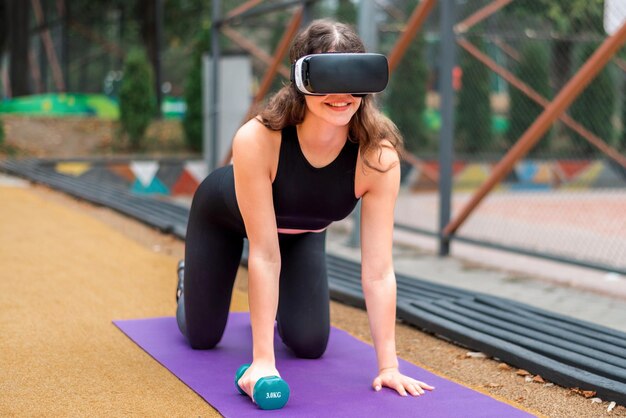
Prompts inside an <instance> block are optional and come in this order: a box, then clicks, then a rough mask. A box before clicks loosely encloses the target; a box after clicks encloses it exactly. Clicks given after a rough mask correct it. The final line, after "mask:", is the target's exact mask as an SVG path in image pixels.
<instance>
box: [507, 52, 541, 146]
mask: <svg viewBox="0 0 626 418" xmlns="http://www.w3.org/2000/svg"><path fill="white" fill-rule="evenodd" d="M548 61H549V57H548V50H547V48H546V46H545V45H544V44H543V43H540V42H529V43H527V44H526V46H525V47H524V48H523V49H522V54H521V60H520V62H519V64H518V65H517V68H516V75H517V77H518V78H519V79H520V80H521V81H523V82H524V83H526V84H527V85H529V86H530V87H532V88H533V90H535V91H536V92H537V93H539V94H540V95H541V96H543V97H545V98H546V99H549V98H550V80H549V79H550V75H549V72H550V70H549V62H548ZM509 96H510V98H511V106H510V111H509V120H510V125H509V130H508V132H507V139H508V143H509V145H513V144H514V143H515V142H516V141H517V140H518V139H519V138H520V137H521V136H522V134H523V133H524V132H525V131H526V129H528V127H529V126H530V125H531V124H532V123H533V122H534V121H535V119H537V117H538V116H539V115H540V114H541V113H542V112H543V110H544V108H543V106H541V105H540V104H538V103H537V102H535V101H534V100H532V99H531V98H529V97H528V96H527V95H526V94H524V93H523V92H521V91H520V90H518V89H517V88H515V87H511V90H510V93H509ZM547 137H548V135H545V136H544V137H543V138H542V139H541V140H540V141H539V143H538V144H537V145H536V146H535V147H534V148H533V150H532V151H533V152H534V153H536V152H538V151H540V150H545V149H546V148H547V147H548V140H547Z"/></svg>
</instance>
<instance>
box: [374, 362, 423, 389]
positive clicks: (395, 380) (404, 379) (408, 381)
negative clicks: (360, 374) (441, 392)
mask: <svg viewBox="0 0 626 418" xmlns="http://www.w3.org/2000/svg"><path fill="white" fill-rule="evenodd" d="M372 386H373V387H374V390H376V391H377V392H378V391H379V390H381V389H382V387H383V386H386V387H388V388H391V389H394V390H396V391H397V392H398V393H399V394H400V395H402V396H407V394H411V395H413V396H420V395H423V394H424V389H426V390H433V389H435V388H434V387H433V386H430V385H429V384H426V383H424V382H420V381H419V380H415V379H413V378H410V377H408V376H405V375H403V374H402V373H400V370H398V368H397V367H390V368H387V369H382V370H380V371H379V372H378V376H376V378H375V379H374V382H373V383H372Z"/></svg>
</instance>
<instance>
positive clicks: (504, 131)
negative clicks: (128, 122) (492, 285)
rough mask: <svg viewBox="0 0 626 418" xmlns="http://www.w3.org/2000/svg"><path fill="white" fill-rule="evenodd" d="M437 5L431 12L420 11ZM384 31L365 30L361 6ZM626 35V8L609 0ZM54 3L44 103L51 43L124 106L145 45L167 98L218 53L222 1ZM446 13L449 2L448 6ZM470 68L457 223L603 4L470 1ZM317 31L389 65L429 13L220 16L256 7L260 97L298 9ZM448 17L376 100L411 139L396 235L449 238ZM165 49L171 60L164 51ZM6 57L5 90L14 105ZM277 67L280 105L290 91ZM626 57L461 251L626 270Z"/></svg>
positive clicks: (519, 167)
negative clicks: (443, 188)
mask: <svg viewBox="0 0 626 418" xmlns="http://www.w3.org/2000/svg"><path fill="white" fill-rule="evenodd" d="M427 1H428V0H422V2H421V4H422V5H423V3H425V2H427ZM365 2H369V4H370V6H372V7H373V11H374V13H373V15H372V16H373V17H372V20H371V21H369V22H365V24H363V23H361V24H359V7H363V4H364V3H365ZM606 2H607V3H611V4H612V5H613V6H615V5H616V7H615V8H613V9H611V10H610V11H609V15H610V16H614V17H616V19H617V21H618V22H621V20H620V19H621V17H622V16H623V15H624V14H626V10H623V9H626V2H623V1H611V0H606ZM25 3H30V4H40V5H41V9H42V14H41V16H40V17H39V18H38V17H37V16H36V15H35V14H34V13H31V14H30V16H31V17H30V18H29V19H30V20H29V25H28V27H29V37H28V44H29V46H30V48H29V51H30V53H29V57H28V59H29V61H30V66H29V71H28V78H29V83H30V86H31V92H32V93H42V92H51V91H55V90H56V89H57V88H56V87H57V86H56V85H55V74H54V71H55V70H54V68H53V66H52V65H51V64H50V62H51V61H50V59H49V58H50V55H49V54H50V52H49V50H48V48H49V47H48V46H47V43H46V40H45V36H44V35H45V33H46V32H48V33H49V35H50V40H51V44H52V45H53V48H52V49H53V50H54V51H56V55H57V60H58V62H59V68H60V70H61V72H62V75H63V79H64V83H65V86H66V90H67V91H70V92H83V93H102V94H105V95H108V96H110V97H113V98H115V97H116V95H117V91H118V88H119V82H120V79H121V76H122V74H121V69H122V66H123V60H124V57H125V56H126V54H127V53H128V51H129V50H131V49H132V48H134V47H142V48H145V49H146V50H147V51H148V55H149V57H150V58H151V59H152V61H153V62H155V61H156V60H157V55H155V54H156V52H155V51H160V54H158V60H159V62H160V68H161V76H160V85H159V88H160V89H161V91H162V93H163V94H164V95H166V96H173V97H184V96H185V92H186V91H187V92H189V90H190V89H198V85H197V84H193V83H191V84H190V74H191V73H192V70H193V69H194V68H197V66H198V65H199V60H198V59H197V56H198V53H199V52H202V51H206V50H207V49H208V48H209V45H210V40H209V34H210V25H211V2H207V1H200V0H168V1H164V2H163V3H162V6H163V13H162V23H163V24H162V27H161V32H160V35H158V33H157V32H156V28H155V25H157V23H158V21H159V20H158V19H157V17H158V14H157V13H156V10H155V7H157V6H158V5H159V1H141V0H136V1H128V2H122V1H113V2H97V1H95V2H94V1H86V0H85V1H82V0H76V1H71V2H70V1H58V0H38V1H34V2H25ZM436 3H440V2H436ZM453 4H454V12H455V16H456V19H455V20H456V26H455V39H456V46H457V51H456V52H457V53H456V62H457V65H456V67H455V68H454V70H453V77H452V83H453V89H454V91H455V127H454V163H453V196H452V217H453V218H454V217H455V216H456V215H457V214H458V213H459V211H461V210H462V209H463V207H464V206H465V205H466V204H467V202H468V200H470V199H471V197H472V196H473V194H474V192H475V191H476V190H477V189H478V188H479V187H480V186H481V184H483V183H484V182H485V181H486V180H487V179H488V178H489V177H490V176H491V175H492V173H493V169H494V166H495V165H496V164H497V163H498V162H499V161H500V160H501V159H502V157H503V156H504V155H506V153H507V152H509V151H510V150H511V148H512V147H513V146H514V144H515V143H516V142H517V141H518V140H519V138H520V137H521V136H522V135H523V134H524V132H525V131H526V130H527V129H528V128H529V127H530V126H531V124H532V123H533V122H534V121H535V120H536V119H537V117H538V116H539V115H540V114H541V113H542V112H543V110H544V109H545V107H546V106H547V105H548V104H549V103H550V102H551V100H553V99H554V98H555V97H556V95H557V94H558V93H559V92H560V91H561V90H562V88H563V87H564V86H565V85H566V83H567V82H568V81H569V80H570V79H571V77H572V76H573V75H574V74H575V73H576V72H577V71H578V70H579V69H580V68H581V66H582V65H583V64H584V62H585V61H586V60H587V59H588V58H589V56H590V55H591V54H592V53H593V52H594V51H595V50H596V49H597V48H598V46H599V45H600V44H601V43H602V42H604V41H605V40H606V39H607V36H608V35H607V32H606V30H605V20H606V19H605V0H456V1H454V2H453ZM303 5H304V7H306V14H305V16H306V18H305V20H310V19H315V18H323V17H330V18H335V19H339V20H342V21H345V22H347V23H351V24H353V25H354V26H355V27H358V28H359V29H360V30H361V31H368V36H367V39H372V40H373V41H372V45H371V46H370V50H375V51H377V52H381V53H383V54H386V55H389V54H390V52H391V51H392V50H393V48H394V47H395V46H396V45H397V42H398V39H399V37H400V36H401V34H402V33H403V31H404V30H405V29H406V27H407V22H409V20H410V17H411V16H412V15H413V14H414V13H415V10H416V8H418V7H419V6H420V1H419V0H360V1H352V0H319V1H309V2H298V1H288V0H266V1H257V2H254V1H246V0H228V1H223V2H222V17H226V18H228V17H229V16H233V15H234V14H235V13H236V12H242V11H243V10H244V9H242V7H243V8H247V10H248V12H244V14H242V15H240V17H239V18H237V19H234V20H229V21H228V22H227V23H225V24H224V25H222V26H221V27H220V45H221V49H222V53H223V54H245V55H247V56H250V57H251V60H252V71H253V80H254V83H253V91H251V92H250V97H253V96H254V94H255V93H256V90H257V89H258V87H259V85H260V84H261V80H263V77H264V76H265V74H266V71H267V68H268V65H269V64H270V63H271V61H272V55H273V54H274V51H275V50H276V47H277V46H278V44H279V42H280V41H281V38H282V36H283V34H284V32H285V28H286V27H287V26H288V24H289V22H290V21H291V19H292V16H293V14H294V11H295V10H296V9H297V8H299V7H301V6H303ZM440 7H441V5H440V4H435V6H434V8H433V9H432V11H431V12H430V13H429V14H428V16H427V18H426V19H425V21H424V22H423V24H422V25H421V27H420V29H419V31H418V33H417V35H416V37H415V38H414V39H413V41H412V42H411V44H410V46H409V47H408V49H407V50H406V53H405V54H404V56H403V58H402V60H401V61H400V62H399V64H398V66H397V68H395V69H394V72H393V74H392V76H391V80H390V84H389V86H388V88H387V90H386V91H385V92H384V93H382V94H380V95H379V97H378V99H379V103H380V104H381V106H382V107H383V109H384V111H385V112H386V113H387V114H388V115H389V116H390V117H391V118H392V119H393V120H394V121H395V122H396V123H397V124H398V126H399V128H400V130H401V131H402V133H403V135H404V137H405V141H406V148H407V150H408V152H409V154H407V158H406V162H405V163H404V164H403V166H404V170H403V183H404V185H405V188H404V189H405V190H404V192H403V193H402V195H401V196H400V199H399V201H398V206H397V223H398V224H402V225H408V226H410V227H412V228H416V229H419V230H421V231H424V232H426V233H431V234H434V235H438V234H439V233H440V232H439V219H438V216H439V215H438V206H439V195H438V192H437V187H438V183H439V182H438V179H439V168H440V167H439V162H438V151H439V134H440V130H441V124H442V122H441V115H440V111H439V109H440V104H441V88H442V85H441V79H442V77H441V74H440V71H441V70H440V56H441V51H440V41H441V30H440V27H439V25H440V21H439V12H440V10H439V9H440ZM159 45H160V47H159ZM8 59H9V57H8V54H7V53H6V52H5V54H4V58H3V60H2V63H3V65H2V68H3V82H2V83H1V84H2V87H1V88H0V92H1V93H2V95H3V96H5V97H7V96H9V93H10V92H9V91H8V86H9V83H8V82H7V72H6V68H7V66H6V62H7V60H8ZM288 66H289V63H288V62H287V61H286V60H283V61H282V63H281V65H279V68H278V75H277V77H276V78H275V80H274V82H273V84H272V86H271V89H270V91H269V93H268V94H267V95H266V97H268V96H269V95H271V93H272V92H273V91H276V90H277V89H278V88H280V87H281V86H282V85H283V84H284V83H285V82H288ZM625 72H626V48H621V49H620V50H619V51H618V52H617V54H616V55H615V56H614V57H613V58H612V60H611V61H610V62H609V63H608V65H607V66H606V67H605V68H604V69H603V70H602V71H601V72H600V73H599V74H598V76H597V77H596V78H595V79H594V81H593V82H591V84H589V86H587V88H585V90H584V91H583V92H582V94H580V95H579V97H578V98H577V99H576V100H575V101H574V102H573V104H572V105H571V106H570V107H569V108H568V109H567V111H566V113H565V114H564V115H562V116H561V117H560V118H559V119H558V121H556V122H555V123H554V124H552V126H551V127H550V129H549V130H548V131H547V132H546V133H545V134H544V135H543V136H542V138H541V139H540V140H539V141H538V143H537V144H536V145H535V146H534V147H532V149H531V150H530V151H529V153H528V154H527V155H525V156H524V157H523V158H522V159H520V160H519V161H517V162H516V163H515V165H514V166H513V167H512V169H511V171H510V172H509V174H508V176H507V177H506V178H505V179H504V180H503V181H502V182H500V183H499V185H498V187H496V188H495V189H494V190H493V191H492V192H491V193H490V194H489V195H488V196H487V198H486V199H485V200H484V201H482V203H481V204H480V205H479V206H478V208H477V209H476V210H475V211H473V213H471V215H470V216H469V218H468V219H467V221H466V222H464V223H463V224H462V225H461V226H460V228H459V229H458V230H457V231H456V234H455V235H454V236H455V237H458V238H463V237H464V238H467V239H468V240H474V241H478V242H485V243H490V244H495V245H496V246H502V247H512V248H518V249H520V250H521V251H523V252H525V251H530V252H534V253H536V254H538V255H546V254H549V255H551V256H552V255H553V256H555V257H556V258H562V259H565V260H570V261H572V262H575V263H582V264H589V265H595V266H599V267H601V268H604V269H608V270H616V271H621V272H623V271H624V270H625V269H626V164H625V163H624V161H625V160H626V159H625V157H624V154H625V152H626V130H625V129H624V124H625V121H624V119H625V118H626V105H625V104H624V101H625V100H626V94H625V89H626V85H625V83H624V76H625Z"/></svg>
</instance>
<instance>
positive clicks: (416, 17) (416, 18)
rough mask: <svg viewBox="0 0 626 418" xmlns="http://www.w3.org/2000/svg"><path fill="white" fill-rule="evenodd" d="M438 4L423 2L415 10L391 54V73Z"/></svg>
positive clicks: (431, 1) (432, 1)
mask: <svg viewBox="0 0 626 418" xmlns="http://www.w3.org/2000/svg"><path fill="white" fill-rule="evenodd" d="M436 2H437V0H422V2H421V3H420V4H419V6H417V7H416V8H415V10H413V13H412V14H411V17H410V18H409V21H408V22H407V24H406V27H405V28H404V31H402V34H401V35H400V38H399V39H398V40H397V41H396V44H395V45H394V47H393V49H392V50H391V52H390V53H389V57H388V61H389V72H390V73H393V71H394V70H395V69H396V67H397V66H398V64H399V63H400V61H401V60H402V57H403V56H404V53H405V52H406V50H407V48H408V47H409V45H410V44H411V41H412V40H413V38H414V37H415V34H416V33H417V31H418V30H419V29H420V28H421V27H422V24H423V23H424V21H425V20H426V18H427V17H428V14H429V13H430V11H431V10H432V9H433V7H434V6H435V3H436Z"/></svg>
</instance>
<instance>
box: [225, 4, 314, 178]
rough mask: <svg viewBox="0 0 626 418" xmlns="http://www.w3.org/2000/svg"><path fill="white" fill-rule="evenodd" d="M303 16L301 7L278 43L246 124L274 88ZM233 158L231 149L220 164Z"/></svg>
mask: <svg viewBox="0 0 626 418" xmlns="http://www.w3.org/2000/svg"><path fill="white" fill-rule="evenodd" d="M303 14H304V6H301V7H300V8H298V10H296V11H295V13H294V14H293V17H292V18H291V21H290V22H289V25H288V26H287V29H286V30H285V33H284V34H283V37H282V38H281V40H280V42H279V43H278V46H277V47H276V52H275V53H274V59H273V61H272V64H271V65H270V66H269V68H268V69H267V71H266V72H265V75H264V76H263V81H261V85H260V86H259V90H258V91H257V92H256V94H255V95H254V99H253V100H252V104H251V105H250V108H249V109H248V112H247V114H246V120H245V121H244V122H246V121H247V120H248V119H249V118H251V117H252V116H254V114H253V113H254V110H255V109H256V106H257V105H258V104H259V103H260V102H261V100H263V98H264V97H265V95H266V94H267V92H268V91H269V89H270V87H271V86H272V81H273V80H274V77H275V76H276V73H277V72H278V68H279V67H280V63H281V61H282V60H283V58H284V57H285V54H286V53H287V52H288V50H289V45H290V44H291V40H292V39H293V38H294V36H295V35H296V33H297V32H298V29H299V28H300V23H301V22H302V17H303ZM232 158H233V149H232V147H230V149H229V150H228V153H227V155H226V156H225V157H224V159H223V160H222V161H221V162H220V165H222V166H223V165H226V164H228V163H229V162H230V160H231V159H232Z"/></svg>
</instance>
